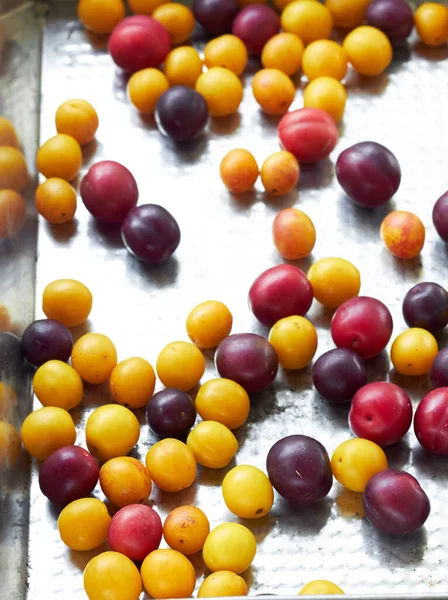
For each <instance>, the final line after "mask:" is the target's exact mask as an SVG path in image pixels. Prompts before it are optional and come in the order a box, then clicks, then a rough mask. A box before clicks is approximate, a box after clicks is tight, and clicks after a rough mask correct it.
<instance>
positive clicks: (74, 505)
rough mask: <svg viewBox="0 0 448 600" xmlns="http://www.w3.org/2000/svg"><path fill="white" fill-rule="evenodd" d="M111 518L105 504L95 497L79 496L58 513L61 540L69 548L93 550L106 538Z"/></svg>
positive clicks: (82, 550) (83, 550)
mask: <svg viewBox="0 0 448 600" xmlns="http://www.w3.org/2000/svg"><path fill="white" fill-rule="evenodd" d="M110 521H111V518H110V516H109V513H108V512H107V507H106V505H105V504H104V503H103V502H101V500H98V499H97V498H80V499H79V500H75V501H74V502H71V503H70V504H69V505H68V506H66V507H65V508H64V509H63V510H62V512H61V513H60V515H59V518H58V529H59V535H60V536H61V540H62V541H63V542H64V544H66V545H67V546H68V547H69V548H70V549H71V550H78V551H81V552H85V551H87V550H93V549H94V548H97V547H98V546H100V545H101V544H104V542H105V541H106V540H107V532H108V529H109V525H110Z"/></svg>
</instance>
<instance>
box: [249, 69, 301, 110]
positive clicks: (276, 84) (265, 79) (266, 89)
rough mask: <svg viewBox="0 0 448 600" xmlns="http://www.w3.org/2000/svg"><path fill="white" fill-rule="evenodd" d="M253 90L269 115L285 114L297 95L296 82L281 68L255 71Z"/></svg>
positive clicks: (256, 98)
mask: <svg viewBox="0 0 448 600" xmlns="http://www.w3.org/2000/svg"><path fill="white" fill-rule="evenodd" d="M252 92H253V94H254V97H255V100H256V101H257V102H258V104H259V105H260V107H261V110H262V111H263V112H265V113H267V114H268V115H283V114H284V113H285V112H287V110H288V108H289V107H290V106H291V104H292V102H293V100H294V96H295V95H296V90H295V87H294V84H293V83H292V81H291V80H290V78H289V77H288V76H287V75H285V73H283V71H280V70H279V69H261V71H258V72H257V73H255V75H254V77H253V79H252Z"/></svg>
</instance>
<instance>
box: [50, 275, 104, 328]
mask: <svg viewBox="0 0 448 600" xmlns="http://www.w3.org/2000/svg"><path fill="white" fill-rule="evenodd" d="M92 302H93V299H92V293H91V292H90V290H89V288H88V287H87V286H85V285H84V284H83V283H81V282H80V281H76V280H75V279H57V280H56V281H52V282H51V283H49V284H48V285H47V286H46V287H45V289H44V293H43V295H42V310H43V312H44V313H45V315H46V316H47V317H48V318H49V319H54V320H56V321H60V322H61V323H62V324H63V325H65V326H66V327H76V326H77V325H82V323H85V321H87V319H88V318H89V314H90V311H91V309H92Z"/></svg>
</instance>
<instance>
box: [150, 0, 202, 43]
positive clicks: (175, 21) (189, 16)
mask: <svg viewBox="0 0 448 600" xmlns="http://www.w3.org/2000/svg"><path fill="white" fill-rule="evenodd" d="M151 16H152V18H153V19H155V20H156V21H158V22H159V23H161V24H162V25H163V26H164V27H165V28H166V30H167V31H168V33H169V34H170V37H171V43H172V44H182V43H183V42H185V41H186V40H188V38H189V37H190V36H191V34H192V33H193V29H194V15H193V13H192V12H191V10H190V9H189V8H188V7H187V6H184V5H183V4H179V3H178V2H167V3H165V2H164V3H163V4H161V5H160V6H158V7H157V8H156V9H155V11H154V12H153V13H152V15H151Z"/></svg>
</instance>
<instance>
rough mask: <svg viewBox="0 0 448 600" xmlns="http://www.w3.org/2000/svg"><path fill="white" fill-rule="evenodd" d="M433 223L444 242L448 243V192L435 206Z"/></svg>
mask: <svg viewBox="0 0 448 600" xmlns="http://www.w3.org/2000/svg"><path fill="white" fill-rule="evenodd" d="M432 221H433V223H434V227H435V228H436V231H437V233H438V234H439V235H440V237H441V238H442V240H443V241H444V242H448V192H445V193H444V194H443V196H440V198H439V199H438V200H437V202H436V203H435V204H434V208H433V209H432Z"/></svg>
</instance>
